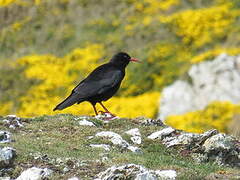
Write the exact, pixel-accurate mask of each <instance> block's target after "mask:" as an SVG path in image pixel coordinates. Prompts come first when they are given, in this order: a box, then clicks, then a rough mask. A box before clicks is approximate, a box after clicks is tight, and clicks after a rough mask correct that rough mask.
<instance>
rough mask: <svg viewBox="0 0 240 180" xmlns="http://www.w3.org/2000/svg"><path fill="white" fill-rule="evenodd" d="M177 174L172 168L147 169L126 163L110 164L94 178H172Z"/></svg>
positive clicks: (104, 179) (97, 179) (106, 179)
mask: <svg viewBox="0 0 240 180" xmlns="http://www.w3.org/2000/svg"><path fill="white" fill-rule="evenodd" d="M176 176H177V173H176V171H174V170H157V171H153V170H149V169H147V168H145V167H143V166H141V165H136V164H126V165H122V166H112V167H110V168H108V169H107V170H105V171H103V172H101V173H99V174H98V175H97V177H96V179H95V180H108V179H134V180H159V179H162V180H174V179H175V178H176Z"/></svg>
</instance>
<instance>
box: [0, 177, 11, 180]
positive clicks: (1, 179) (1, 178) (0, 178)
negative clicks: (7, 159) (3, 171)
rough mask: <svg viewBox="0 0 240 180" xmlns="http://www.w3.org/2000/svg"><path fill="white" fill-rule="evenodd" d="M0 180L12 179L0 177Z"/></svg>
mask: <svg viewBox="0 0 240 180" xmlns="http://www.w3.org/2000/svg"><path fill="white" fill-rule="evenodd" d="M0 180H11V178H10V177H0Z"/></svg>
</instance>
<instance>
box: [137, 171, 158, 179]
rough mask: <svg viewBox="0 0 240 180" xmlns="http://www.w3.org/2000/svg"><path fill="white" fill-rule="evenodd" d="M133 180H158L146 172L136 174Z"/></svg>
mask: <svg viewBox="0 0 240 180" xmlns="http://www.w3.org/2000/svg"><path fill="white" fill-rule="evenodd" d="M134 180H158V177H157V176H156V174H154V173H152V172H149V171H146V172H143V173H140V174H138V175H137V176H136V178H135V179H134Z"/></svg>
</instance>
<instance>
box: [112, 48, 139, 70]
mask: <svg viewBox="0 0 240 180" xmlns="http://www.w3.org/2000/svg"><path fill="white" fill-rule="evenodd" d="M130 61H132V62H140V61H139V60H138V59H135V58H131V56H129V55H128V54H127V53H125V52H119V53H117V54H115V55H114V56H113V57H112V59H111V60H110V62H111V63H114V64H115V65H117V66H119V67H122V68H125V67H126V66H127V65H128V63H129V62H130Z"/></svg>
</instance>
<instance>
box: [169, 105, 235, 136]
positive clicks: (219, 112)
mask: <svg viewBox="0 0 240 180" xmlns="http://www.w3.org/2000/svg"><path fill="white" fill-rule="evenodd" d="M239 113H240V105H234V104H232V103H230V102H212V103H211V104H209V105H208V106H207V107H206V108H204V109H203V110H199V111H194V112H188V113H186V114H183V115H172V116H169V117H168V118H167V119H166V123H167V124H169V125H170V126H173V127H175V128H177V129H181V130H185V131H188V132H196V133H201V132H203V131H206V130H209V129H213V128H215V129H217V130H219V131H220V132H225V133H227V124H229V122H230V121H231V120H232V118H233V116H234V115H236V114H239Z"/></svg>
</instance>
